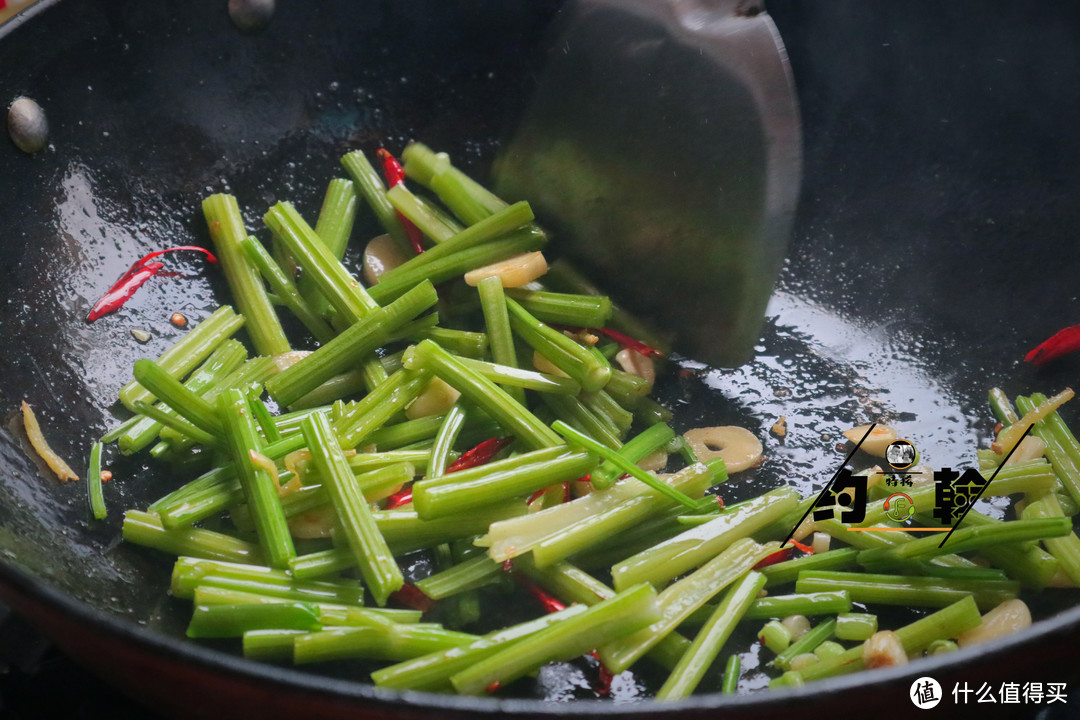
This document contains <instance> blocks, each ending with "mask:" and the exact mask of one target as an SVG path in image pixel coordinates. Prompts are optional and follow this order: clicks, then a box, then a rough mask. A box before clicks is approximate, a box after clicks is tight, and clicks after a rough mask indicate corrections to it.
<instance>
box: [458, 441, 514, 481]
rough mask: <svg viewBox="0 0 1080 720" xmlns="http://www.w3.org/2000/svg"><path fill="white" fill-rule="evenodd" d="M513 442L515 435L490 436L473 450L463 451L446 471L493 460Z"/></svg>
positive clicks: (467, 467)
mask: <svg viewBox="0 0 1080 720" xmlns="http://www.w3.org/2000/svg"><path fill="white" fill-rule="evenodd" d="M512 442H514V438H513V436H508V437H504V438H488V439H487V440H485V441H484V442H482V443H480V444H479V445H477V446H476V447H474V448H472V449H471V450H466V451H465V452H464V453H462V455H461V457H459V458H458V459H457V460H455V461H454V462H453V463H451V464H450V467H448V468H446V472H447V473H452V472H457V471H459V470H468V469H469V468H474V467H477V466H479V465H484V464H486V463H488V462H491V458H493V457H495V455H497V454H498V452H499V451H500V450H502V449H503V448H504V447H506V446H507V445H509V444H510V443H512Z"/></svg>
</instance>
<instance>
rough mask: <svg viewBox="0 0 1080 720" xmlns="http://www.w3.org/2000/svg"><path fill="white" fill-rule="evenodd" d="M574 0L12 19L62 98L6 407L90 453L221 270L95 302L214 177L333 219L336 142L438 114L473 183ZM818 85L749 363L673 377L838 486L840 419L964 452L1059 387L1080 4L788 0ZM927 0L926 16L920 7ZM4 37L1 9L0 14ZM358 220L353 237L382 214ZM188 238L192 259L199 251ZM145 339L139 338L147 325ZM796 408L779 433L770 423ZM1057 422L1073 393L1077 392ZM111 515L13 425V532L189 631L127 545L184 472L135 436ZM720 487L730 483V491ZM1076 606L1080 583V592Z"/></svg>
mask: <svg viewBox="0 0 1080 720" xmlns="http://www.w3.org/2000/svg"><path fill="white" fill-rule="evenodd" d="M556 7H557V3H553V2H531V3H530V2H508V1H503V2H495V1H491V2H485V1H482V0H453V1H446V0H442V1H437V0H430V1H410V2H402V1H401V0H396V1H395V2H393V3H390V2H360V1H357V0H340V1H329V0H328V1H326V2H322V3H316V4H311V3H309V4H296V3H279V7H278V12H277V15H276V17H275V18H274V22H272V23H271V25H270V27H269V28H268V29H267V30H266V31H265V32H264V33H261V34H256V35H243V34H240V33H239V32H237V31H236V30H235V28H234V27H233V26H232V25H231V24H230V22H229V19H228V17H227V14H226V12H225V3H224V2H216V1H215V2H209V1H199V2H158V3H136V4H130V3H123V2H119V1H118V0H117V1H113V0H98V1H92V0H68V1H67V2H64V3H62V4H61V6H60V7H56V8H52V9H49V10H47V11H46V12H43V13H41V14H40V15H39V16H38V17H36V18H34V19H33V20H32V21H30V22H27V23H25V26H24V27H19V28H14V29H13V28H11V27H9V28H7V29H5V30H4V31H3V32H2V33H0V67H4V68H19V71H18V72H13V71H8V72H5V73H4V74H3V77H0V98H4V99H5V103H6V102H7V100H8V99H10V98H13V97H14V96H16V95H20V94H25V95H29V96H31V97H34V98H35V99H37V100H38V101H39V102H40V103H41V104H42V106H43V107H44V108H45V110H46V112H47V113H48V117H49V120H50V123H51V126H52V134H51V144H52V147H51V148H50V149H49V150H48V151H47V152H45V153H43V154H41V155H39V156H34V157H27V156H23V155H21V154H20V153H18V152H17V151H16V150H15V149H14V147H13V146H11V145H10V144H8V143H6V142H5V143H0V145H2V147H0V167H2V168H3V170H2V172H0V193H2V197H3V201H2V202H0V219H2V220H3V222H2V224H0V227H4V228H5V229H6V232H5V235H4V239H3V242H4V248H5V254H6V260H7V261H6V262H5V263H3V264H2V265H0V273H2V274H3V281H4V287H5V291H4V298H5V302H4V303H3V304H2V306H0V328H2V331H3V336H4V349H3V351H0V377H2V378H3V382H2V384H0V393H2V395H0V398H2V405H0V406H2V408H3V409H4V410H13V409H15V408H17V407H18V403H19V401H20V400H22V399H25V400H27V401H28V402H30V403H31V404H32V405H33V406H34V408H35V409H36V411H37V412H38V415H39V418H40V419H41V420H42V423H43V425H44V427H45V429H46V434H47V436H48V437H49V439H50V441H51V442H52V443H53V446H54V448H55V449H57V450H58V451H59V452H60V453H61V454H62V455H63V456H64V457H66V458H68V459H69V460H72V461H73V464H75V465H82V464H83V463H84V461H85V457H86V454H87V451H88V448H89V444H90V442H91V440H92V439H94V438H96V437H98V436H100V435H101V434H102V433H103V432H104V431H105V430H106V429H107V428H109V427H111V426H112V425H114V424H115V422H116V419H115V418H116V415H115V414H114V409H115V406H114V399H115V393H116V390H117V389H118V388H119V386H120V385H121V384H122V383H123V382H124V381H126V380H127V378H128V377H129V369H130V367H131V363H132V362H133V361H134V360H135V359H136V358H138V357H142V356H148V355H149V356H156V355H157V354H159V353H160V352H161V351H162V350H164V349H165V348H166V347H167V346H168V345H169V344H170V343H171V342H172V341H173V340H174V339H175V338H176V337H177V335H178V334H179V331H178V330H176V329H175V328H173V327H172V326H170V325H169V323H168V318H169V315H170V314H171V313H173V312H175V311H181V312H184V313H185V314H187V315H188V316H189V318H191V319H192V320H193V321H194V320H198V319H201V318H202V317H205V316H206V315H207V314H208V313H209V311H210V310H212V309H213V306H214V304H215V303H217V302H220V298H224V297H225V294H224V292H223V290H224V288H223V285H222V283H220V282H219V280H218V279H217V278H216V277H214V273H213V272H204V271H203V270H204V268H203V267H202V265H201V264H200V262H199V261H197V260H191V261H180V260H177V261H176V262H177V263H178V264H179V265H181V266H182V267H183V268H184V274H185V275H186V276H187V277H183V278H171V279H162V280H160V281H155V282H152V283H149V284H148V285H147V286H145V287H144V289H143V290H142V291H141V292H140V293H139V294H138V295H137V296H136V297H135V299H134V300H132V302H131V303H130V304H129V306H128V309H126V310H125V311H124V312H122V313H119V314H115V315H111V316H109V317H107V318H105V319H103V320H100V321H98V322H97V323H95V324H93V325H86V324H85V323H84V322H83V318H84V317H85V315H86V312H87V310H88V309H89V307H90V304H91V303H92V302H93V301H94V300H95V299H96V297H97V296H99V295H100V294H101V293H102V292H103V291H104V290H105V289H106V288H107V287H108V286H109V285H110V284H111V282H112V281H113V280H114V279H115V278H116V277H117V276H118V275H119V274H120V272H122V271H123V269H125V268H126V267H127V265H129V264H130V263H131V261H132V260H134V259H135V258H136V257H138V256H140V255H141V254H143V253H144V252H147V251H149V250H150V249H155V248H158V247H161V246H164V245H178V244H205V243H206V242H207V237H206V233H205V229H204V226H203V221H202V218H201V214H200V213H199V210H198V207H199V206H198V203H199V201H200V200H201V198H202V197H203V196H205V195H206V194H208V193H211V192H219V191H227V192H232V193H234V194H236V195H237V196H238V197H239V200H240V204H241V207H242V209H243V210H244V212H245V216H246V219H247V222H248V227H249V228H258V227H261V220H260V218H261V215H262V213H263V211H264V210H265V208H266V207H267V206H269V205H270V204H272V203H273V202H274V201H276V200H279V199H288V200H291V201H292V202H294V203H295V204H296V205H297V207H298V208H299V209H300V210H301V212H303V213H304V214H306V215H307V216H309V217H310V216H312V215H313V214H314V213H315V212H316V211H317V208H318V203H319V202H320V200H321V194H322V191H323V189H324V188H325V183H326V182H327V181H328V180H329V179H330V178H331V177H334V176H336V175H339V174H340V169H339V166H338V158H339V157H340V156H341V155H342V154H343V153H344V152H345V151H347V150H349V149H355V148H358V147H359V148H363V149H365V150H368V151H371V150H373V149H375V148H376V147H378V146H380V145H382V144H385V145H387V146H389V147H391V148H400V147H401V146H402V145H404V143H405V142H407V141H408V140H409V139H412V138H416V139H421V140H423V141H424V142H426V143H427V144H429V145H431V146H432V147H435V148H437V149H444V150H447V151H448V152H450V153H451V155H452V156H453V157H454V159H455V161H456V162H458V163H460V164H461V165H463V166H464V167H465V168H467V169H468V170H470V171H472V172H473V173H475V174H476V175H477V176H478V177H480V178H482V179H483V178H484V177H485V172H486V168H487V165H488V163H489V162H490V160H491V157H492V155H493V153H494V151H495V149H496V147H497V144H498V141H499V139H500V137H502V136H504V134H505V133H506V132H507V131H508V129H509V128H511V127H512V125H513V121H514V119H515V117H516V116H517V114H518V113H520V111H521V108H522V107H523V104H524V102H525V100H526V98H527V97H528V92H529V88H530V82H531V77H532V74H533V73H534V72H535V71H536V68H537V67H538V66H539V63H540V61H541V59H542V57H541V56H542V53H541V47H542V41H543V28H544V26H545V25H546V23H547V22H548V20H549V19H550V17H551V15H552V13H553V12H554V11H555V9H556ZM769 9H770V11H771V12H772V14H773V16H774V18H775V19H776V21H777V24H778V25H779V27H780V31H781V33H782V34H783V36H784V38H785V40H786V42H787V46H788V50H789V53H790V55H791V58H792V65H793V68H794V73H795V77H796V81H797V83H798V86H799V92H800V99H801V103H802V111H803V115H804V127H805V147H806V163H805V167H806V177H805V181H804V195H803V201H802V203H801V207H800V213H799V217H798V220H797V224H796V230H795V235H794V237H793V245H792V250H791V255H790V259H789V262H788V264H787V266H786V268H785V271H784V275H783V279H782V282H781V286H780V289H779V291H778V293H777V294H776V296H775V298H774V301H773V303H772V304H771V305H770V310H769V319H768V322H767V323H766V328H765V331H764V334H763V339H762V343H761V345H760V347H759V357H758V359H757V360H756V361H755V362H754V363H752V364H751V365H748V366H746V367H744V368H740V369H738V370H733V371H710V370H706V369H704V368H699V367H698V366H696V365H694V364H693V363H691V364H690V365H689V366H688V367H690V368H691V369H694V370H695V371H696V372H695V373H694V374H693V375H692V376H691V377H689V378H684V379H682V380H678V381H671V382H669V383H668V384H667V385H666V386H665V389H664V393H666V395H665V396H664V398H663V399H666V400H667V401H668V402H669V404H672V405H673V406H674V409H675V410H676V418H677V420H676V421H677V423H678V424H679V429H685V428H686V427H690V426H693V425H694V424H697V423H698V422H699V421H700V422H709V423H710V424H720V423H729V422H735V423H738V424H743V425H745V426H747V427H749V428H750V429H751V430H753V431H755V432H756V433H758V435H759V436H761V437H763V438H765V442H766V448H767V455H768V462H767V463H766V465H765V466H764V467H763V468H762V469H761V470H760V471H759V472H758V473H757V474H756V475H755V476H754V477H752V478H751V479H749V480H745V481H744V480H740V481H739V484H738V485H735V484H734V483H733V487H732V488H731V490H730V493H731V494H730V496H727V497H732V498H735V499H737V498H739V497H744V496H747V495H749V494H752V493H754V492H757V491H759V490H761V489H764V488H767V487H771V486H774V485H776V484H777V483H778V482H781V481H787V482H791V483H793V484H795V485H796V486H798V487H799V488H800V489H801V490H803V491H809V490H810V489H811V488H813V487H820V483H821V482H823V481H824V480H825V479H826V478H827V474H828V473H830V472H831V470H832V469H833V468H834V466H835V464H836V463H837V462H839V460H840V456H839V455H838V454H836V453H835V451H834V450H833V449H832V448H833V446H834V445H835V444H836V442H837V441H838V436H837V432H838V431H839V430H840V429H843V428H846V427H849V426H851V425H854V424H857V423H858V422H862V421H865V420H870V419H884V420H887V421H890V422H892V423H894V424H895V425H897V427H898V428H899V429H900V432H901V435H902V436H906V437H909V438H911V439H912V440H913V441H914V442H915V444H916V445H918V446H919V447H920V450H921V451H922V452H923V455H924V457H925V458H926V459H927V460H928V461H929V462H931V463H932V464H934V465H936V466H941V465H948V464H952V465H954V466H956V465H971V464H973V463H974V447H975V443H976V442H977V441H978V440H979V439H980V438H985V437H986V434H987V432H988V430H989V428H990V426H991V423H990V421H989V419H988V414H987V412H986V411H985V410H984V406H985V392H986V390H987V389H988V388H989V387H990V386H991V385H994V384H999V385H1002V386H1004V387H1005V388H1006V390H1008V391H1009V392H1010V393H1011V394H1015V393H1016V392H1030V391H1035V390H1043V391H1052V390H1057V389H1060V388H1061V387H1062V386H1064V385H1066V384H1068V383H1069V382H1071V379H1072V377H1073V376H1074V374H1075V370H1076V367H1077V365H1076V362H1075V361H1065V362H1063V363H1060V364H1059V365H1058V366H1057V367H1056V368H1051V369H1049V370H1048V371H1047V372H1042V373H1035V372H1033V371H1032V370H1031V369H1030V368H1028V367H1026V366H1022V365H1021V364H1020V363H1019V362H1018V360H1019V358H1020V357H1021V356H1022V354H1023V352H1024V351H1025V350H1026V349H1027V348H1029V347H1031V346H1032V345H1034V344H1035V343H1036V342H1038V341H1039V340H1041V339H1043V338H1044V337H1046V336H1048V335H1049V334H1050V333H1052V332H1054V331H1055V330H1057V329H1058V328H1059V327H1060V326H1064V325H1069V324H1072V323H1074V322H1075V321H1076V320H1075V317H1076V316H1075V315H1074V313H1073V309H1074V308H1075V307H1076V296H1075V290H1074V288H1075V284H1074V282H1073V275H1074V273H1073V272H1072V268H1073V267H1076V263H1077V261H1078V260H1080V257H1078V254H1080V244H1077V243H1076V242H1075V228H1076V227H1077V226H1078V222H1077V221H1078V220H1080V217H1078V215H1080V197H1078V195H1080V190H1078V188H1080V140H1078V137H1077V135H1076V134H1075V132H1074V130H1075V128H1076V127H1077V126H1078V125H1077V120H1078V119H1080V118H1078V115H1080V107H1078V103H1080V100H1078V98H1077V96H1076V94H1075V93H1070V92H1069V91H1068V88H1069V87H1071V86H1070V85H1068V82H1070V79H1071V81H1073V82H1074V81H1075V78H1076V76H1077V72H1078V70H1080V49H1077V47H1076V46H1075V43H1073V42H1072V38H1073V37H1075V31H1076V29H1077V27H1078V26H1080V11H1078V10H1077V9H1075V8H1071V7H1043V8H1041V9H1040V13H1039V15H1038V16H1037V17H1036V16H1029V14H1028V11H1027V10H1026V9H1024V8H1022V7H1018V6H1012V5H1004V4H1002V5H1000V6H995V7H994V8H993V11H992V12H991V11H989V10H987V9H986V8H985V6H984V5H983V4H982V3H974V2H957V3H950V4H947V5H945V6H934V7H932V8H930V7H927V8H923V9H913V8H910V7H905V8H903V9H901V8H900V7H892V6H884V7H883V6H880V5H879V4H875V6H874V7H872V8H870V7H867V6H866V5H865V4H861V3H857V2H831V3H815V4H814V5H813V6H807V5H805V4H799V3H796V2H781V1H779V0H777V1H774V2H772V3H771V4H770V6H769ZM931 13H932V14H931ZM4 34H6V36H2V35H4ZM375 232H376V231H375V227H374V222H373V220H372V219H371V218H370V216H365V218H364V219H363V220H362V221H361V224H360V226H359V227H358V228H357V230H356V231H355V233H354V243H353V245H354V248H353V251H352V252H353V254H354V259H355V254H356V247H357V246H358V245H359V246H362V240H363V239H365V238H367V237H369V236H371V235H373V234H375ZM184 262H186V263H187V264H184ZM133 328H140V329H146V330H149V331H151V332H152V333H153V336H154V337H153V339H152V340H151V341H150V342H149V343H147V344H146V345H140V344H139V343H138V342H136V341H135V340H134V339H133V338H132V336H131V334H130V330H131V329H133ZM779 415H786V416H787V418H788V422H789V434H788V436H787V438H786V439H785V441H784V442H783V443H780V442H779V441H778V440H777V438H775V437H773V436H770V435H768V432H767V430H768V428H769V426H770V425H771V424H772V423H773V421H774V420H775V419H776V418H777V417H778V416H779ZM1065 415H1066V419H1068V420H1075V419H1076V418H1077V414H1076V413H1075V412H1074V411H1072V410H1071V408H1070V409H1069V411H1067V412H1066V413H1065ZM114 470H115V471H116V476H117V479H116V481H114V482H113V483H110V484H109V485H108V487H107V489H106V500H107V502H108V504H109V507H110V517H109V520H108V521H106V522H104V523H94V522H90V521H89V520H88V517H89V514H88V511H87V509H86V504H85V496H84V494H85V488H84V486H83V485H82V484H81V483H72V484H68V485H64V486H60V485H58V484H57V483H56V482H55V481H54V480H53V479H52V478H51V477H49V476H47V475H43V474H42V473H41V471H40V469H39V468H37V467H36V466H35V464H34V463H33V462H32V461H31V460H30V459H29V458H28V457H27V456H26V455H25V454H24V452H23V451H22V450H21V449H20V447H19V442H18V439H17V437H16V436H15V435H14V434H12V433H10V432H9V431H8V430H6V429H5V430H4V431H2V432H0V548H2V549H0V553H3V556H4V559H5V561H6V562H9V563H11V564H12V565H14V566H16V567H18V568H21V569H23V570H26V571H28V572H30V573H31V574H33V575H35V576H37V577H38V578H40V579H42V580H43V581H45V582H46V583H49V584H50V585H52V586H55V587H57V588H59V589H61V590H63V591H64V592H67V593H69V594H71V595H72V596H74V597H76V598H78V599H80V600H83V601H85V602H86V603H89V604H90V605H91V606H93V607H95V608H98V609H100V610H102V611H104V612H106V613H109V614H113V615H120V616H125V617H128V618H130V619H131V621H132V622H137V623H140V624H143V625H147V626H150V627H153V628H157V629H161V630H163V631H165V632H168V633H179V632H180V631H181V629H182V627H183V625H184V623H185V622H186V619H187V618H186V612H187V609H186V606H185V604H182V603H178V602H176V601H173V600H171V599H169V598H167V596H166V595H165V593H164V592H163V589H164V588H165V587H166V584H167V577H168V570H169V564H168V563H167V562H165V561H162V558H161V557H159V556H156V555H155V554H153V553H150V552H145V551H142V550H140V549H137V548H130V547H126V546H124V545H122V544H120V543H119V542H118V536H119V523H120V519H121V516H122V510H123V509H124V508H127V507H135V506H138V507H144V506H145V505H146V504H148V503H149V502H150V501H151V500H153V499H155V498H157V497H159V496H160V495H162V494H163V493H164V492H166V491H167V489H169V488H171V487H173V486H174V485H175V483H176V482H177V481H178V479H177V478H172V477H169V476H168V473H167V472H162V471H160V470H158V469H155V468H151V467H149V466H147V465H143V464H141V461H137V462H136V461H132V462H125V463H119V464H118V465H117V466H116V468H114ZM725 492H727V491H725ZM1072 601H1075V598H1072Z"/></svg>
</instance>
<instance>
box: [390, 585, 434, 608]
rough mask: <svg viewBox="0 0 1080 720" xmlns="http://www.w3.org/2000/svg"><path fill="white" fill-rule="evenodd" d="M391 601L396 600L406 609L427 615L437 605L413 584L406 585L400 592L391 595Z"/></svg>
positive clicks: (396, 591)
mask: <svg viewBox="0 0 1080 720" xmlns="http://www.w3.org/2000/svg"><path fill="white" fill-rule="evenodd" d="M390 599H391V600H395V601H397V602H399V603H401V604H402V605H404V606H405V607H408V608H412V609H413V610H419V611H420V612H422V613H426V612H427V611H428V610H430V609H431V607H432V606H433V605H434V604H435V601H434V600H432V599H431V598H429V597H428V596H427V595H425V594H424V591H423V590H421V589H420V588H418V587H416V586H415V585H413V584H412V583H405V584H404V585H402V586H401V589H400V590H395V591H394V592H392V593H390Z"/></svg>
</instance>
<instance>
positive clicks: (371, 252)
mask: <svg viewBox="0 0 1080 720" xmlns="http://www.w3.org/2000/svg"><path fill="white" fill-rule="evenodd" d="M407 259H408V258H406V257H405V253H403V252H402V251H401V248H399V247H398V245H397V243H396V242H394V239H393V238H391V237H390V236H389V235H377V236H375V237H373V238H372V239H371V240H370V241H369V242H368V244H367V247H366V248H364V282H366V283H367V284H368V285H375V284H377V283H378V282H379V278H380V277H382V276H383V274H384V273H387V272H390V271H391V270H393V269H394V268H396V267H398V266H399V265H403V264H404V263H405V261H406V260H407Z"/></svg>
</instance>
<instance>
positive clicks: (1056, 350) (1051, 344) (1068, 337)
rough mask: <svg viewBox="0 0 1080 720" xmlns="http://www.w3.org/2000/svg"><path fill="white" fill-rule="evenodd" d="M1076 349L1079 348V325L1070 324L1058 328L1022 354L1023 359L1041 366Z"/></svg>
mask: <svg viewBox="0 0 1080 720" xmlns="http://www.w3.org/2000/svg"><path fill="white" fill-rule="evenodd" d="M1077 350H1080V325H1071V326H1069V327H1067V328H1064V329H1062V330H1058V331H1057V332H1056V333H1054V334H1053V335H1051V336H1050V337H1049V338H1047V339H1046V340H1043V341H1042V342H1041V343H1039V344H1038V345H1036V346H1035V348H1034V349H1032V350H1031V352H1029V353H1028V354H1027V355H1025V356H1024V361H1025V362H1030V363H1035V365H1036V366H1037V367H1042V366H1043V365H1045V364H1046V363H1048V362H1051V361H1052V360H1057V359H1058V358H1059V357H1061V356H1062V355H1068V354H1069V353H1072V352H1076V351H1077Z"/></svg>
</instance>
